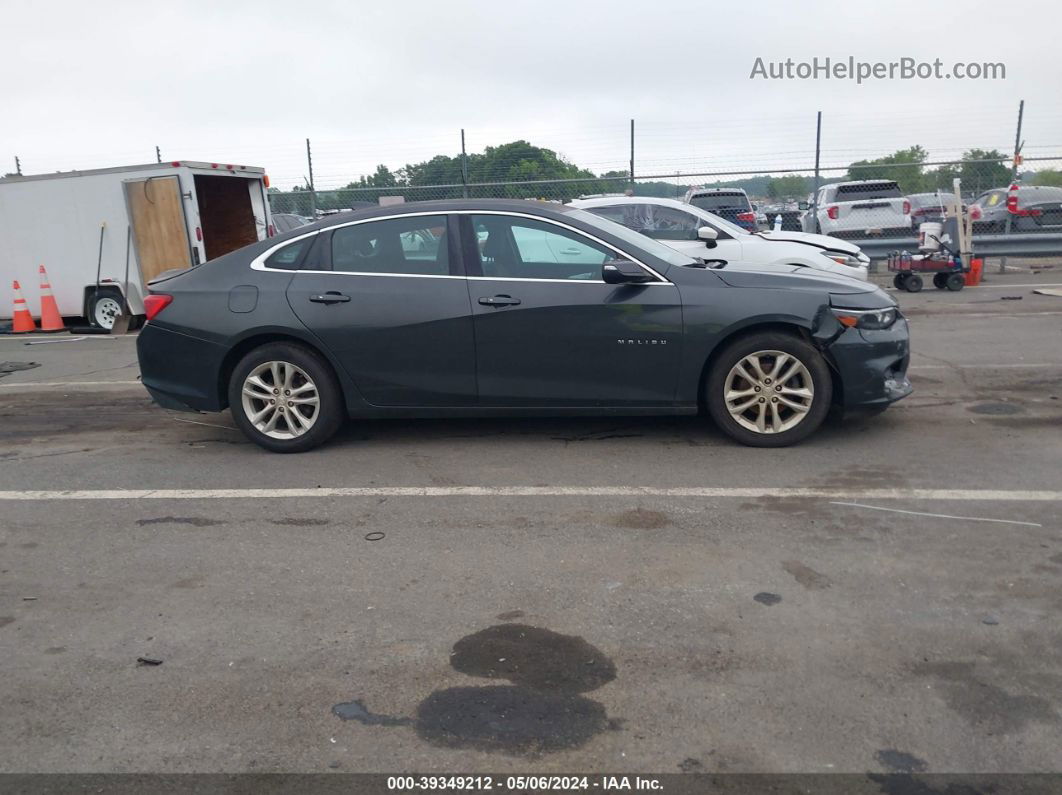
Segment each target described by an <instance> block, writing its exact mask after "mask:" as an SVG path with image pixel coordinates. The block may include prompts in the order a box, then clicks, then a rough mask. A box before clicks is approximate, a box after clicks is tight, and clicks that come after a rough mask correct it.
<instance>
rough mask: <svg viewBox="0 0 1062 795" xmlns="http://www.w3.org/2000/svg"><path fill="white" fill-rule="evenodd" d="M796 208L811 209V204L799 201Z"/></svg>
mask: <svg viewBox="0 0 1062 795" xmlns="http://www.w3.org/2000/svg"><path fill="white" fill-rule="evenodd" d="M797 209H798V210H810V209H811V205H810V204H808V203H807V202H800V203H799V204H797Z"/></svg>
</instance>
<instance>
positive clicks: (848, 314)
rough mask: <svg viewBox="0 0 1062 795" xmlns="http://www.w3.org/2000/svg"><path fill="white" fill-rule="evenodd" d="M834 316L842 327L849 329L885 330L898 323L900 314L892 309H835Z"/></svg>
mask: <svg viewBox="0 0 1062 795" xmlns="http://www.w3.org/2000/svg"><path fill="white" fill-rule="evenodd" d="M832 311H833V314H834V315H835V316H836V317H837V319H838V320H839V321H840V322H841V325H842V326H848V327H849V328H864V329H883V328H888V327H889V326H891V325H892V324H893V323H895V322H896V318H897V317H899V315H900V313H899V312H897V311H896V308H895V307H892V308H890V309H841V308H838V307H833V310H832Z"/></svg>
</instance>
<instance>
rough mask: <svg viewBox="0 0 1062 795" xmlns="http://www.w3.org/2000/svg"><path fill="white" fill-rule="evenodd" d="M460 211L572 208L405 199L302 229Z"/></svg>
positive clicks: (551, 212) (556, 211)
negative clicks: (402, 201) (366, 219)
mask: <svg viewBox="0 0 1062 795" xmlns="http://www.w3.org/2000/svg"><path fill="white" fill-rule="evenodd" d="M457 210H485V211H489V210H494V211H499V212H500V211H509V212H520V213H530V214H532V215H542V216H545V217H550V216H553V217H557V216H563V215H564V213H567V212H570V211H571V208H568V207H566V206H565V205H563V204H556V203H554V202H544V201H538V200H526V199H437V200H434V201H424V202H405V203H403V204H387V205H372V206H370V207H365V208H358V209H356V210H353V211H352V212H338V213H333V214H332V215H329V216H327V217H325V218H321V219H320V220H318V221H315V222H314V223H312V224H308V225H306V226H303V227H300V228H299V231H300V232H302V233H303V234H305V233H306V232H312V231H313V230H315V229H327V228H329V227H333V226H339V225H340V224H348V223H350V222H351V221H357V220H360V219H363V218H390V217H397V216H402V215H412V214H417V213H439V214H443V213H449V212H455V211H457Z"/></svg>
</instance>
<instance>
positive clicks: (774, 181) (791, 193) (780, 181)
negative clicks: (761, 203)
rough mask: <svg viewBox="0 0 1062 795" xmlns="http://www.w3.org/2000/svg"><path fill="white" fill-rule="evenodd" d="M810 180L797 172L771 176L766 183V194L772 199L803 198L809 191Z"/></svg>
mask: <svg viewBox="0 0 1062 795" xmlns="http://www.w3.org/2000/svg"><path fill="white" fill-rule="evenodd" d="M811 183H812V180H810V179H808V178H807V177H802V176H800V175H799V174H786V175H785V176H782V177H771V179H770V181H769V182H768V183H767V195H768V196H769V197H770V198H772V199H797V198H800V199H802V198H804V197H805V196H807V195H808V194H809V193H811Z"/></svg>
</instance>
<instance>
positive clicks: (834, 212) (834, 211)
mask: <svg viewBox="0 0 1062 795" xmlns="http://www.w3.org/2000/svg"><path fill="white" fill-rule="evenodd" d="M840 212H841V208H840V207H838V206H837V205H836V204H835V205H833V206H832V207H827V208H826V217H827V218H831V219H832V220H834V221H836V220H837V216H838V214H839V213H840Z"/></svg>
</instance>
